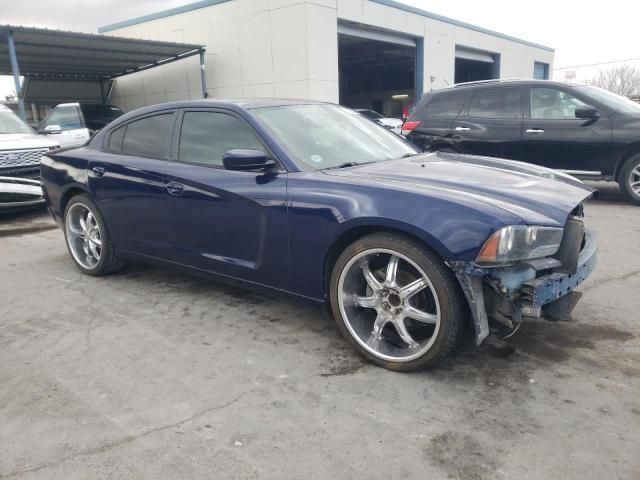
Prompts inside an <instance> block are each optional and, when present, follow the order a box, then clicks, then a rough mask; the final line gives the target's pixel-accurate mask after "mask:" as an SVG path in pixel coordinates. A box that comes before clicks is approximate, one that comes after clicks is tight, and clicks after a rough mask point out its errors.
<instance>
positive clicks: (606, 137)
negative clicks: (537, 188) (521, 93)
mask: <svg viewBox="0 0 640 480" xmlns="http://www.w3.org/2000/svg"><path fill="white" fill-rule="evenodd" d="M526 97H527V99H526V111H527V114H526V118H525V119H524V123H523V126H522V131H523V148H522V152H523V157H522V158H523V160H525V161H527V162H531V163H535V164H537V165H542V166H545V167H549V168H556V169H562V170H569V171H570V172H571V173H576V174H583V175H589V174H591V175H596V176H597V175H598V174H599V173H600V170H602V165H606V164H607V159H608V158H610V152H611V146H612V137H611V135H612V133H611V120H610V119H609V117H608V116H607V115H606V114H605V113H604V112H601V113H600V114H601V116H600V117H599V118H596V119H584V118H576V116H575V110H576V108H577V107H582V106H585V105H586V103H585V102H586V100H584V101H583V100H582V99H581V98H578V96H577V95H575V93H574V92H572V91H571V89H570V88H564V87H559V86H555V85H549V86H546V85H545V86H543V87H536V86H532V87H529V88H527V95H526Z"/></svg>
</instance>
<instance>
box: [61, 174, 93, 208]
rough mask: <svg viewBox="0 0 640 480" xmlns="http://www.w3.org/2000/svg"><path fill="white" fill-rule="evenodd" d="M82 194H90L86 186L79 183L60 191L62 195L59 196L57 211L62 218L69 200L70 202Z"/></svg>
mask: <svg viewBox="0 0 640 480" xmlns="http://www.w3.org/2000/svg"><path fill="white" fill-rule="evenodd" d="M83 193H86V194H89V193H90V192H89V189H88V188H87V186H86V185H83V184H81V183H75V182H74V183H71V184H69V185H67V186H66V187H65V189H64V190H63V191H62V194H61V195H60V205H59V209H60V216H61V217H64V211H65V209H66V208H67V204H68V203H69V200H71V199H72V198H73V197H75V196H76V195H81V194H83Z"/></svg>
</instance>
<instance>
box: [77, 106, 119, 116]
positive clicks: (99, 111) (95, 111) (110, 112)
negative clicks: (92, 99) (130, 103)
mask: <svg viewBox="0 0 640 480" xmlns="http://www.w3.org/2000/svg"><path fill="white" fill-rule="evenodd" d="M80 108H81V110H82V113H83V115H84V118H85V120H102V119H105V120H114V119H116V118H118V117H120V116H122V115H124V112H123V111H122V110H120V109H119V108H118V107H112V106H111V105H93V104H88V105H87V104H85V105H81V106H80Z"/></svg>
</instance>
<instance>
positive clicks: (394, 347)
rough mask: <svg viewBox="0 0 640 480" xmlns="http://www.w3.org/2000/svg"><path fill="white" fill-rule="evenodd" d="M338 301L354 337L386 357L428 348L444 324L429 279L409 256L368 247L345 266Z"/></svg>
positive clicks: (410, 355)
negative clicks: (441, 324)
mask: <svg viewBox="0 0 640 480" xmlns="http://www.w3.org/2000/svg"><path fill="white" fill-rule="evenodd" d="M338 305H339V307H340V313H341V315H342V318H343V320H344V323H345V325H346V327H347V329H348V330H349V332H350V333H351V335H352V336H353V338H354V339H355V340H356V341H357V342H358V343H359V344H360V345H361V346H362V347H363V348H365V349H366V350H367V351H369V352H370V353H371V354H373V355H375V356H376V357H379V358H381V359H384V360H388V361H394V362H408V361H411V360H413V359H415V358H418V357H420V356H422V355H423V354H424V353H426V352H427V351H428V350H429V349H430V348H431V346H432V345H433V343H434V342H435V340H436V338H437V336H438V331H439V329H440V319H441V315H440V304H439V302H438V296H437V294H436V291H435V289H434V288H433V284H432V283H431V280H430V279H429V277H428V276H427V275H426V273H425V272H424V271H423V270H422V269H421V268H420V267H419V266H418V265H417V264H416V263H415V262H413V261H412V260H411V259H409V258H408V257H406V256H404V255H402V254H400V253H398V252H396V251H393V250H389V249H369V250H365V251H363V252H360V253H359V254H357V255H355V256H354V257H353V258H351V259H350V260H349V262H348V263H347V264H346V265H345V267H344V269H343V270H342V272H340V278H339V280H338Z"/></svg>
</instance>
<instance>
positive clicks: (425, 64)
mask: <svg viewBox="0 0 640 480" xmlns="http://www.w3.org/2000/svg"><path fill="white" fill-rule="evenodd" d="M100 32H102V33H106V34H110V35H117V36H124V37H133V38H142V39H149V40H163V41H175V42H186V43H193V44H199V45H203V46H204V47H205V48H206V55H205V64H206V83H207V94H208V96H209V97H211V98H243V97H289V98H308V99H317V100H324V101H330V102H335V103H339V102H341V103H343V104H347V105H349V106H353V107H362V108H374V109H376V110H378V111H381V113H385V114H388V113H390V112H391V110H394V112H393V113H396V112H397V109H398V105H399V104H407V103H410V102H412V101H414V100H415V98H417V97H419V95H421V94H422V93H423V92H425V91H428V90H430V89H437V88H442V87H444V86H447V85H451V84H453V83H456V82H459V81H468V80H480V79H485V78H511V77H522V78H532V77H534V74H535V75H536V76H548V72H550V71H551V70H552V68H553V49H551V48H548V47H545V46H542V45H537V44H533V43H531V42H527V41H525V40H521V39H517V38H513V37H509V36H507V35H503V34H500V33H497V32H492V31H488V30H486V29H483V28H480V27H477V26H473V25H469V24H465V23H462V22H458V21H456V20H453V19H449V18H445V17H441V16H438V15H435V14H431V13H429V12H425V11H422V10H418V9H416V8H412V7H409V6H406V5H404V4H401V3H399V2H395V1H391V0H203V1H200V2H197V3H194V4H190V5H187V6H184V7H179V8H175V9H172V10H167V11H164V12H158V13H155V14H151V15H147V16H145V17H140V18H136V19H132V20H128V21H123V22H120V23H118V24H114V25H109V26H106V27H102V28H101V29H100ZM197 61H198V60H197V58H192V59H187V60H184V61H181V62H174V63H171V64H168V65H165V66H162V67H159V68H154V69H151V70H148V71H144V72H140V73H136V74H132V75H128V76H127V77H123V78H119V79H118V80H117V81H116V83H115V86H114V88H113V91H112V93H111V97H110V102H111V103H112V104H115V105H117V106H119V107H121V108H123V109H124V110H127V111H128V110H132V109H134V108H137V107H140V106H144V105H150V104H155V103H161V102H168V101H175V100H183V99H189V98H191V99H194V98H202V89H201V82H200V75H199V70H198V68H197Z"/></svg>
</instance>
